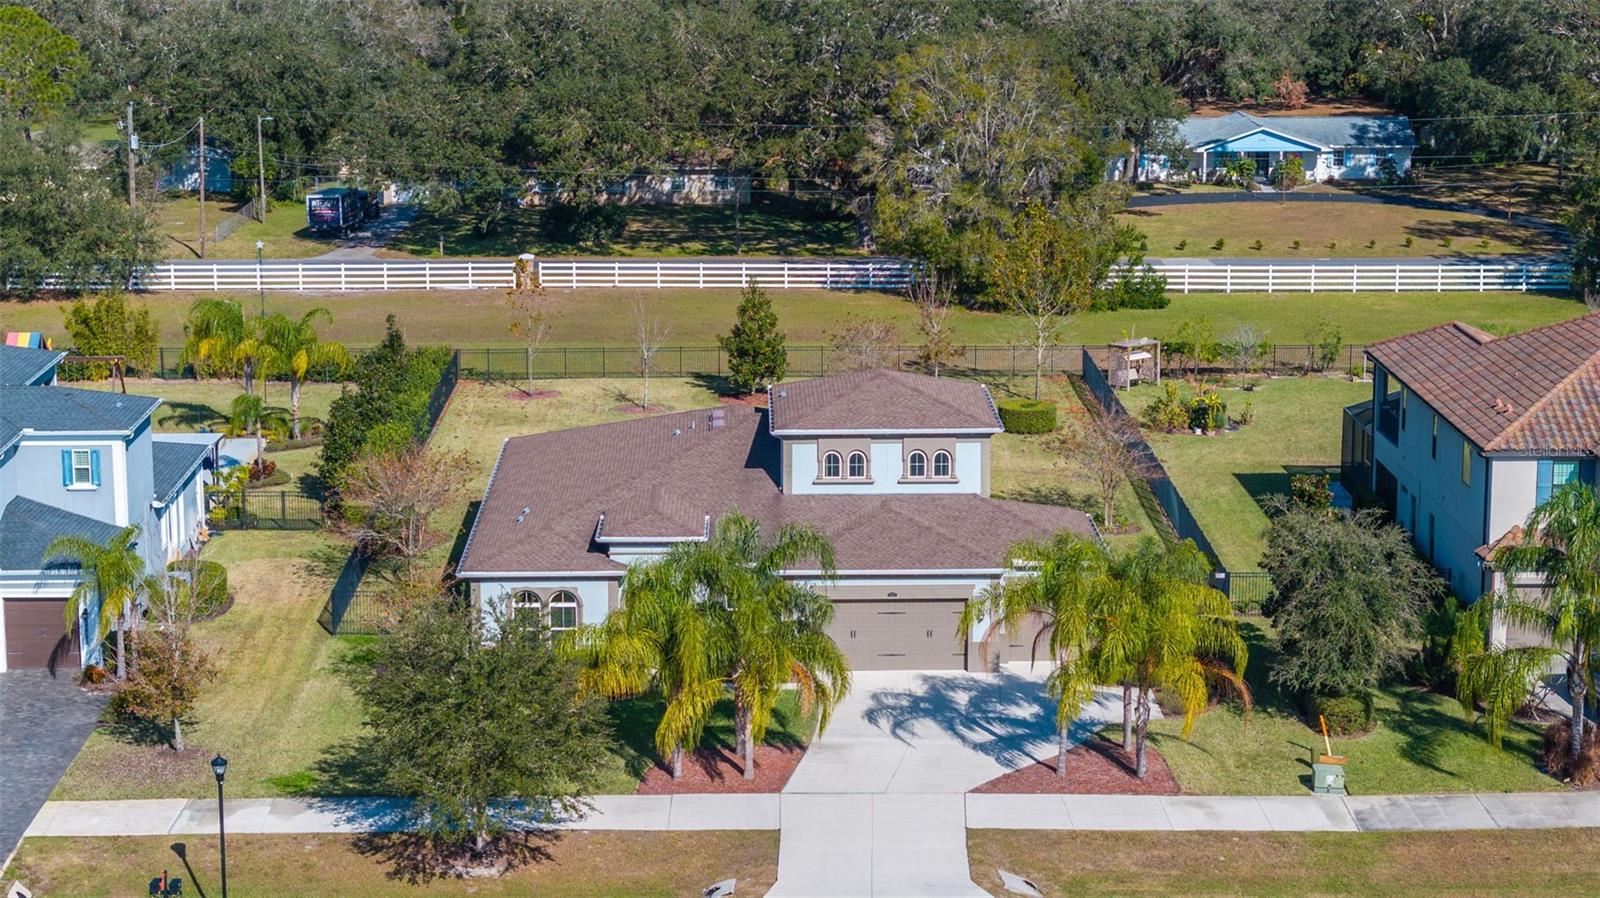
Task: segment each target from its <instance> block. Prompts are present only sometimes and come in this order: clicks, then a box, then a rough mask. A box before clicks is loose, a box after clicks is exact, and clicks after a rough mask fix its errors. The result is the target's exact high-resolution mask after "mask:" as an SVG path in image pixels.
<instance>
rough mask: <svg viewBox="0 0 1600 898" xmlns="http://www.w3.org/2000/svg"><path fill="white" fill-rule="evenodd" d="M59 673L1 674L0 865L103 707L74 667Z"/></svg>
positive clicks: (87, 733) (48, 793)
mask: <svg viewBox="0 0 1600 898" xmlns="http://www.w3.org/2000/svg"><path fill="white" fill-rule="evenodd" d="M59 674H60V676H59V677H51V676H50V675H49V674H48V673H47V672H45V671H42V670H13V671H7V672H5V673H0V869H4V867H5V862H4V861H5V859H8V858H9V857H10V856H11V852H13V851H15V850H16V848H17V843H18V842H20V841H22V834H23V832H24V831H25V830H26V829H27V828H28V824H29V822H31V821H32V820H33V818H34V815H35V814H37V813H39V808H41V807H43V806H44V802H45V799H46V798H49V797H50V790H52V789H54V788H55V787H56V781H57V780H59V779H61V774H63V773H65V772H66V770H67V765H68V764H70V763H72V759H73V757H75V756H76V755H77V754H78V749H80V748H82V747H83V741H84V740H85V739H87V738H89V733H90V731H91V730H93V729H94V725H95V721H97V720H99V719H100V709H101V708H102V707H104V705H105V697H104V696H99V695H93V694H91V693H88V692H84V691H83V690H82V689H79V688H78V687H77V685H76V682H75V681H76V679H77V677H76V671H59Z"/></svg>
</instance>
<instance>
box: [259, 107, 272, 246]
mask: <svg viewBox="0 0 1600 898" xmlns="http://www.w3.org/2000/svg"><path fill="white" fill-rule="evenodd" d="M270 121H272V116H270V115H258V116H256V221H266V220H267V153H266V150H265V149H263V147H262V143H261V123H262V122H270Z"/></svg>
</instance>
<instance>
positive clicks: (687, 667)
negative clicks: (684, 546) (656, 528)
mask: <svg viewBox="0 0 1600 898" xmlns="http://www.w3.org/2000/svg"><path fill="white" fill-rule="evenodd" d="M622 594H623V595H624V596H626V597H627V601H626V602H624V603H623V605H622V607H621V608H618V609H617V610H616V611H614V612H612V613H611V614H610V615H608V616H607V617H606V620H605V622H604V623H601V624H597V625H591V626H584V627H580V628H579V629H578V630H577V631H576V632H574V633H573V634H572V635H571V636H570V637H569V638H568V640H567V641H566V642H565V643H564V645H563V647H564V649H565V650H566V651H567V652H568V653H569V654H571V655H573V656H574V657H576V658H577V659H578V660H579V661H580V662H581V663H582V665H583V667H582V670H581V671H580V673H579V675H578V685H579V686H580V688H583V689H586V690H594V691H596V692H599V693H600V694H601V695H604V696H606V697H607V698H611V699H616V698H626V697H629V696H635V695H640V694H642V693H644V692H645V691H647V690H649V689H650V688H651V687H652V686H653V687H654V688H656V689H657V690H659V691H660V693H661V694H662V696H663V697H664V698H665V699H666V710H665V712H664V713H663V714H662V717H661V722H660V723H659V724H658V725H657V726H656V732H655V744H656V750H657V751H658V752H660V753H661V754H662V755H663V756H666V757H670V758H671V766H672V778H673V779H681V778H682V777H683V753H684V749H685V748H686V747H687V748H692V747H694V746H696V745H698V744H700V737H701V734H703V733H704V732H705V727H706V723H707V722H708V721H709V720H710V719H711V711H712V708H713V707H715V705H716V703H717V699H719V698H721V697H722V695H723V692H724V691H725V690H724V686H723V682H722V681H721V680H720V679H717V678H716V677H714V676H713V675H712V671H713V670H716V669H720V668H721V667H722V666H723V664H724V663H725V661H724V659H723V658H722V657H721V656H720V653H719V650H720V649H722V648H724V647H725V646H726V644H727V643H726V641H725V640H723V639H721V638H720V636H721V635H722V634H719V633H715V632H713V628H712V627H711V624H712V621H711V619H710V618H708V617H707V616H706V615H705V614H703V613H702V611H703V609H702V608H701V607H700V601H699V599H698V598H697V596H696V595H695V589H694V584H693V583H692V582H690V581H689V580H688V579H687V577H686V576H685V571H684V570H683V567H682V566H681V565H674V564H667V563H660V562H658V563H653V564H636V565H634V566H632V567H630V568H629V569H628V572H627V574H626V575H624V577H623V581H622Z"/></svg>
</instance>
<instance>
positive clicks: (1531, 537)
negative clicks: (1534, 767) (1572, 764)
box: [1454, 482, 1600, 761]
mask: <svg viewBox="0 0 1600 898" xmlns="http://www.w3.org/2000/svg"><path fill="white" fill-rule="evenodd" d="M1493 559H1494V566H1495V567H1496V568H1497V569H1498V570H1499V571H1500V572H1501V574H1502V577H1503V582H1504V584H1505V588H1504V589H1502V590H1500V591H1497V592H1495V593H1492V594H1490V595H1487V596H1484V597H1483V598H1481V599H1479V600H1478V601H1477V602H1476V603H1475V604H1474V605H1473V607H1472V609H1471V610H1470V611H1469V612H1468V613H1467V614H1465V615H1463V616H1462V619H1461V622H1460V625H1459V627H1458V629H1457V632H1456V644H1455V647H1454V652H1455V655H1456V661H1457V664H1458V667H1459V670H1460V676H1459V677H1458V678H1457V684H1458V685H1457V692H1458V697H1459V698H1460V699H1461V702H1462V705H1463V706H1464V707H1466V708H1468V709H1471V708H1472V707H1473V706H1474V705H1476V704H1477V703H1478V702H1483V703H1484V705H1485V712H1484V719H1485V723H1486V728H1487V731H1488V737H1489V739H1490V741H1491V742H1493V743H1494V744H1495V746H1496V747H1498V746H1499V745H1500V741H1501V738H1502V736H1503V735H1504V733H1505V728H1506V724H1507V721H1508V720H1509V719H1510V717H1511V714H1512V713H1513V712H1515V711H1516V710H1517V708H1519V707H1521V706H1522V704H1523V702H1524V701H1526V699H1527V696H1528V690H1529V688H1530V687H1531V686H1532V684H1533V682H1534V680H1535V678H1536V677H1537V676H1538V675H1539V673H1540V672H1542V671H1543V670H1546V669H1547V668H1548V665H1549V663H1550V661H1551V660H1553V659H1555V658H1558V657H1559V658H1562V659H1563V660H1565V661H1566V665H1567V687H1568V689H1569V691H1570V693H1571V698H1572V723H1571V726H1572V736H1571V742H1570V743H1569V744H1568V752H1569V757H1570V758H1571V759H1572V760H1573V761H1576V760H1577V759H1578V757H1579V756H1580V755H1581V754H1582V752H1583V741H1582V740H1583V725H1584V711H1585V707H1586V705H1587V700H1586V699H1587V696H1588V695H1589V694H1590V693H1591V692H1592V691H1593V689H1594V660H1595V656H1594V647H1595V645H1596V644H1597V643H1600V498H1597V497H1596V495H1595V491H1594V488H1593V487H1591V486H1589V485H1588V484H1585V483H1581V482H1572V483H1568V484H1566V485H1564V486H1562V487H1560V488H1558V489H1557V490H1556V491H1555V492H1554V493H1552V494H1551V496H1550V498H1549V499H1547V500H1546V501H1545V502H1544V503H1543V504H1541V505H1540V506H1539V507H1537V508H1535V509H1534V510H1533V512H1532V513H1531V514H1529V515H1528V520H1527V523H1526V524H1525V525H1524V526H1523V537H1522V541H1521V543H1520V544H1518V545H1512V546H1504V547H1502V548H1500V549H1499V550H1498V551H1496V552H1495V554H1494V556H1493ZM1534 577H1537V578H1538V585H1537V587H1534V584H1533V583H1532V582H1530V581H1532V580H1533V578H1534ZM1519 580H1521V581H1523V584H1522V586H1521V587H1520V588H1519V586H1518V581H1519ZM1529 592H1533V593H1534V594H1533V595H1529ZM1496 622H1505V623H1509V624H1513V625H1518V626H1522V627H1526V628H1528V629H1531V630H1536V631H1538V632H1541V633H1543V634H1544V635H1545V637H1546V638H1547V639H1548V640H1549V645H1547V646H1528V647H1523V648H1507V647H1506V646H1504V645H1500V644H1490V643H1489V641H1488V640H1487V638H1486V634H1487V633H1488V631H1489V628H1490V626H1491V625H1492V624H1494V623H1496Z"/></svg>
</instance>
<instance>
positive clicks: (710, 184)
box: [523, 166, 750, 206]
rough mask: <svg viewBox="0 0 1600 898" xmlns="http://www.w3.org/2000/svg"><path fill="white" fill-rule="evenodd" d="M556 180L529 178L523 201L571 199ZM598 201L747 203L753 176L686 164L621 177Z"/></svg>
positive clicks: (597, 196) (542, 202)
mask: <svg viewBox="0 0 1600 898" xmlns="http://www.w3.org/2000/svg"><path fill="white" fill-rule="evenodd" d="M572 195H573V194H572V191H571V190H570V189H568V188H565V187H562V186H561V184H560V183H559V182H557V181H551V180H543V179H538V178H535V179H534V180H532V181H529V182H528V193H527V196H526V197H525V198H524V199H523V203H524V204H525V205H529V206H544V205H547V204H549V203H557V202H566V201H569V200H571V199H572ZM594 199H595V201H596V202H599V203H602V204H606V205H613V206H732V205H735V204H738V205H741V206H747V205H749V204H750V176H749V175H739V174H733V173H731V172H729V171H728V170H727V169H722V168H703V167H693V166H684V167H680V168H675V169H672V170H671V171H669V172H667V173H664V174H651V173H647V172H640V173H638V174H633V175H628V176H626V177H624V178H620V179H618V180H616V181H614V182H612V183H611V184H609V185H607V186H606V187H605V188H603V189H601V190H599V191H597V192H596V193H595V194H594Z"/></svg>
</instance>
